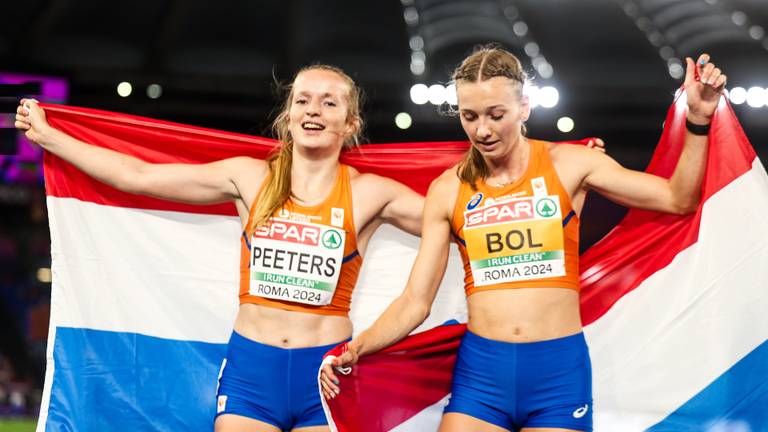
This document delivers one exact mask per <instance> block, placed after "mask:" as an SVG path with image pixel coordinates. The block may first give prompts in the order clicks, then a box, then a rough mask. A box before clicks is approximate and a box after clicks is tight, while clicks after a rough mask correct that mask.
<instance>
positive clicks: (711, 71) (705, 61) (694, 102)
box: [684, 54, 728, 125]
mask: <svg viewBox="0 0 768 432" xmlns="http://www.w3.org/2000/svg"><path fill="white" fill-rule="evenodd" d="M685 62H686V70H685V84H684V85H685V93H686V96H687V98H688V120H690V121H691V122H692V123H695V124H700V125H705V124H709V123H710V121H711V120H712V116H713V115H714V114H715V110H716V109H717V105H718V103H719V102H720V96H721V95H722V93H723V89H724V88H725V83H726V82H727V80H728V78H727V77H726V76H725V74H724V73H723V72H722V71H721V70H720V69H719V68H718V67H716V66H715V64H714V63H712V62H711V61H710V58H709V54H702V55H700V56H699V59H698V60H697V61H696V63H695V64H694V63H693V60H692V59H691V58H690V57H687V58H686V59H685ZM697 70H698V79H697V78H696V75H697V73H696V72H697Z"/></svg>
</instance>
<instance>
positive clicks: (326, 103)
mask: <svg viewBox="0 0 768 432" xmlns="http://www.w3.org/2000/svg"><path fill="white" fill-rule="evenodd" d="M323 105H325V106H329V107H335V106H336V102H332V101H325V102H323Z"/></svg>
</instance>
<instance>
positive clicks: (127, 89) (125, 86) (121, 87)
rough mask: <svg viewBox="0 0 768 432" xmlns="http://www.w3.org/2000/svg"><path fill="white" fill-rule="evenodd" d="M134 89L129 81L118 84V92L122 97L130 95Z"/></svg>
mask: <svg viewBox="0 0 768 432" xmlns="http://www.w3.org/2000/svg"><path fill="white" fill-rule="evenodd" d="M132 91H133V86H131V83H129V82H127V81H123V82H121V83H120V84H118V85H117V94H119V95H120V96H122V97H128V96H130V95H131V92H132Z"/></svg>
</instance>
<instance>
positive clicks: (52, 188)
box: [38, 103, 768, 431]
mask: <svg viewBox="0 0 768 432" xmlns="http://www.w3.org/2000/svg"><path fill="white" fill-rule="evenodd" d="M45 109H46V113H47V115H48V118H49V121H50V123H51V124H52V125H53V126H55V127H57V128H59V129H61V130H63V131H65V132H67V133H69V134H70V135H73V136H74V137H76V138H78V139H81V140H83V141H86V142H89V143H92V144H94V145H98V146H102V147H106V148H110V149H113V150H116V151H119V152H122V153H125V154H131V155H134V156H137V157H140V158H142V159H144V160H147V161H150V162H183V163H206V162H210V161H214V160H219V159H223V158H227V157H234V156H251V157H256V158H264V157H265V156H266V155H267V153H268V152H269V151H270V150H271V149H272V148H273V147H274V145H275V142H274V141H272V140H269V139H264V138H259V137H253V136H246V135H240V134H234V133H227V132H221V131H216V130H210V129H204V128H197V127H191V126H185V125H180V124H175V123H170V122H164V121H157V120H151V119H146V118H140V117H135V116H128V115H122V114H115V113H109V112H103V111H97V110H90V109H83V108H73V107H65V106H56V105H46V106H45ZM682 113H683V111H682V107H681V105H680V103H678V105H676V106H674V107H673V108H672V109H671V110H670V113H669V116H668V118H667V122H666V125H667V126H666V129H665V132H664V134H663V136H662V139H661V142H660V143H659V146H658V148H657V152H656V155H655V156H654V159H653V161H652V162H651V165H650V166H649V171H650V172H654V173H657V174H659V175H665V176H668V175H669V174H671V169H672V167H674V162H675V160H674V159H675V158H676V155H678V154H679V151H680V146H681V144H682V136H683V133H684V129H683V126H682V123H681V121H682V119H683V117H682V116H683V114H682ZM711 137H712V143H711V147H710V148H711V150H710V153H709V158H708V164H707V174H706V178H705V182H704V186H703V192H704V200H703V202H702V205H701V206H700V209H699V211H698V212H697V213H696V214H695V215H691V216H686V217H676V216H664V215H658V214H654V213H649V212H638V211H630V213H629V214H628V215H627V217H626V218H625V219H624V220H623V221H622V222H621V223H620V224H619V226H618V227H616V228H615V229H614V230H613V231H612V232H611V233H610V234H609V235H608V236H607V237H606V238H605V239H603V240H602V241H601V242H600V243H598V244H597V245H595V247H593V248H592V249H590V250H589V251H587V252H586V253H585V254H584V255H583V256H582V283H583V290H582V294H583V295H582V315H583V320H584V323H585V325H586V328H585V332H586V335H587V339H588V342H589V345H590V350H591V355H592V361H593V365H594V373H593V375H594V388H595V425H596V430H606V431H613V430H622V431H624V430H627V431H630V430H646V429H651V430H659V431H661V430H685V429H686V428H687V429H691V430H700V429H707V428H710V427H720V426H722V425H725V427H731V426H733V425H736V426H738V425H740V424H745V425H747V426H748V427H750V428H751V429H739V430H760V429H761V428H763V429H764V428H768V421H766V417H765V414H764V413H763V411H765V410H760V409H759V408H756V407H760V406H763V407H764V406H768V396H766V394H768V393H767V392H766V387H768V378H766V377H768V367H767V366H766V365H768V346H766V343H765V341H766V337H768V322H767V321H766V319H767V318H766V314H765V313H764V312H763V311H764V310H766V307H767V306H768V296H766V295H765V289H764V287H765V286H768V270H766V266H765V263H766V262H768V241H767V240H765V239H768V229H767V228H766V224H765V223H764V222H763V215H764V214H766V212H768V176H766V174H765V170H764V169H763V168H762V165H761V164H760V162H759V160H757V159H756V157H755V154H754V152H753V151H752V149H751V147H750V145H749V143H748V141H747V139H746V137H745V136H744V134H743V132H742V131H741V129H740V127H739V125H738V122H737V121H736V119H735V117H734V115H733V113H732V112H731V111H730V108H729V107H727V106H723V107H721V109H720V110H719V112H718V114H717V116H716V118H715V121H714V122H713V126H712V134H711ZM466 149H467V144H466V143H464V142H446V143H403V144H386V145H367V146H362V147H361V148H359V149H353V150H350V151H347V152H345V153H344V154H343V155H342V161H344V162H346V163H348V164H350V165H353V166H355V167H357V168H358V169H359V170H361V171H363V172H374V173H377V174H380V175H386V176H389V177H392V178H394V179H396V180H398V181H401V182H403V183H404V184H406V185H408V186H409V187H411V188H413V189H414V190H416V191H418V192H420V193H422V194H423V193H425V192H426V189H427V187H428V185H429V183H430V181H431V180H432V179H433V178H435V177H436V176H437V175H439V174H440V173H441V172H442V171H443V170H444V169H446V168H447V167H449V166H451V165H452V164H454V163H455V162H456V161H458V160H459V159H460V158H461V157H462V155H463V153H464V152H465V151H466ZM45 184H46V194H47V203H48V209H49V219H50V226H51V254H52V260H53V263H52V270H53V277H54V281H53V289H52V298H51V327H50V334H49V344H48V367H47V370H46V383H45V389H44V395H43V403H42V406H41V414H40V421H39V422H38V431H45V430H52V431H59V430H61V431H64V430H78V431H101V430H115V431H121V430H126V431H127V430H131V431H133V430H169V431H170V430H188V431H196V430H200V431H203V430H211V429H212V426H213V417H214V413H215V405H216V400H215V391H216V382H217V376H218V373H219V370H220V368H221V362H222V359H223V356H224V353H225V345H226V342H227V340H228V338H229V335H230V332H231V328H232V323H233V321H234V316H235V314H236V311H237V263H238V252H239V249H238V247H239V244H238V241H239V236H240V229H241V228H240V222H239V220H238V218H237V217H236V212H235V209H234V207H233V206H232V205H231V204H221V205H213V206H192V205H185V204H178V203H171V202H167V201H162V200H157V199H154V198H148V197H142V196H136V195H131V194H127V193H123V192H120V191H117V190H115V189H113V188H111V187H109V186H106V185H104V184H102V183H99V182H98V181H96V180H94V179H91V178H90V177H88V176H86V175H85V174H83V173H81V172H79V171H78V170H77V169H75V168H74V167H72V166H71V165H69V164H68V163H66V162H64V161H62V160H60V159H58V158H56V157H54V156H52V155H50V154H47V155H46V158H45ZM417 247H418V238H416V237H413V236H410V235H408V234H405V233H403V232H401V231H399V230H397V229H395V228H392V227H390V226H382V227H381V228H379V230H378V231H377V232H376V233H375V235H374V236H373V238H372V239H371V242H370V244H369V248H368V251H367V253H366V259H365V262H364V265H363V270H362V273H361V275H360V279H359V282H358V287H357V288H356V290H355V293H354V296H353V302H352V311H351V315H350V316H351V318H352V320H353V323H354V325H355V331H361V330H363V329H365V328H366V327H367V326H369V325H370V324H371V323H372V322H373V320H374V319H375V318H376V317H377V316H378V315H379V314H380V313H381V312H382V311H383V310H384V308H386V306H387V305H388V304H389V302H390V301H391V300H392V299H393V298H394V297H395V296H397V294H399V293H400V291H401V290H402V288H403V287H404V286H405V281H406V279H407V276H408V272H409V270H410V265H411V263H412V261H413V259H414V257H415V254H416V250H417ZM460 263H461V261H460V258H459V257H458V253H457V251H456V250H455V249H452V251H451V256H450V258H449V264H448V267H449V268H448V272H447V274H446V277H445V279H444V281H443V284H442V286H441V288H440V291H439V293H438V296H437V298H436V301H435V305H434V307H433V310H432V314H431V315H430V318H429V319H428V321H427V322H425V323H424V324H423V325H422V326H420V327H419V329H417V332H419V333H422V332H423V333H422V334H419V335H414V336H411V337H409V338H408V339H406V340H404V341H402V342H401V343H400V344H398V345H395V346H393V347H390V348H388V349H387V350H384V351H383V352H381V353H378V354H376V355H373V356H370V357H366V358H364V359H363V360H361V362H360V364H359V367H357V368H356V369H355V370H354V372H353V373H352V374H351V375H349V376H344V377H343V378H342V380H344V382H342V387H343V388H344V391H342V395H341V397H340V398H337V401H338V402H332V403H331V405H330V407H328V408H329V413H330V419H331V420H332V421H333V423H334V427H336V428H337V430H340V431H342V430H343V431H354V430H366V431H373V430H382V431H383V430H399V431H405V430H419V431H425V430H431V429H436V427H437V422H438V421H439V416H440V412H441V409H442V406H443V405H444V404H445V403H446V401H447V399H448V396H449V394H448V392H449V391H450V374H451V369H452V364H453V361H454V360H455V348H456V347H457V346H458V342H459V340H460V338H461V334H463V329H464V327H463V325H462V324H461V323H464V322H466V306H465V300H464V297H463V295H464V293H463V290H461V286H462V280H463V273H462V271H461V264H460ZM740 422H741V423H740ZM713 425H714V426H713ZM718 430H720V429H718Z"/></svg>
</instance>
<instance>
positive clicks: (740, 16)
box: [731, 10, 747, 26]
mask: <svg viewBox="0 0 768 432" xmlns="http://www.w3.org/2000/svg"><path fill="white" fill-rule="evenodd" d="M731 21H733V23H734V24H736V25H737V26H742V25H744V24H746V23H747V14H745V13H744V12H742V11H739V10H737V11H733V13H732V14H731Z"/></svg>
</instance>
